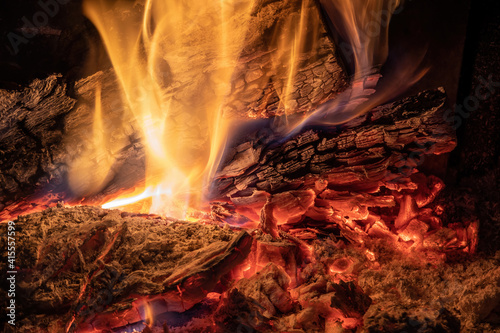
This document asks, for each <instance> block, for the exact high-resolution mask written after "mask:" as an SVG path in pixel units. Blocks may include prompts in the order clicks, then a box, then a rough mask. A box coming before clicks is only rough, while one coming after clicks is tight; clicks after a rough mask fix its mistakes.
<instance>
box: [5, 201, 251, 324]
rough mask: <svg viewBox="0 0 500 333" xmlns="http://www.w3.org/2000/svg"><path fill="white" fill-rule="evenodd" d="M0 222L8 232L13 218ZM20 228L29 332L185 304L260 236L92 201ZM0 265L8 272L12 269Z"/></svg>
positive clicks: (20, 314)
mask: <svg viewBox="0 0 500 333" xmlns="http://www.w3.org/2000/svg"><path fill="white" fill-rule="evenodd" d="M0 228H1V229H2V230H3V232H4V234H5V233H6V228H7V223H2V224H1V225H0ZM15 228H16V232H17V242H16V249H17V251H18V252H17V256H16V266H17V267H19V268H18V275H17V281H18V284H17V291H16V295H18V296H17V297H16V308H17V322H16V327H18V328H23V329H24V331H26V332H27V331H29V328H34V329H35V330H36V331H37V332H40V331H42V329H48V328H49V327H48V326H49V325H48V323H51V325H53V326H52V329H53V331H57V332H60V331H64V327H66V328H68V327H70V328H71V330H70V331H74V329H75V328H77V327H78V328H79V329H89V328H95V329H103V328H104V329H112V328H115V327H121V326H126V325H128V324H132V323H135V322H140V321H141V320H145V319H146V318H144V316H145V315H144V311H143V310H144V308H145V307H146V306H153V305H154V307H156V311H160V309H159V308H161V310H162V311H163V312H167V311H178V312H182V311H185V310H187V309H189V308H191V307H192V306H193V305H195V304H196V303H198V302H200V301H201V300H202V299H203V298H205V296H206V295H207V293H208V292H210V291H212V290H213V288H214V287H215V286H216V284H217V283H218V282H219V280H220V278H221V277H222V276H223V275H225V274H227V273H229V272H230V271H231V270H232V269H233V268H234V267H236V266H237V265H238V264H240V263H241V262H242V261H243V260H244V259H245V257H246V256H247V255H248V253H249V252H250V248H251V245H252V241H253V239H252V237H251V236H250V235H249V234H248V233H246V232H244V231H242V232H240V233H237V232H233V231H231V230H230V229H229V228H220V227H217V226H215V225H210V224H208V225H204V224H201V223H197V224H195V225H194V224H192V223H188V222H180V221H171V220H166V219H163V218H155V217H147V216H146V217H141V216H137V215H132V214H127V213H121V212H119V211H109V210H103V209H100V208H96V207H89V206H81V207H73V208H63V207H60V208H50V209H48V210H46V211H43V212H41V213H35V214H31V215H25V216H21V217H19V218H18V219H17V220H16V221H15ZM6 241H7V238H6V237H2V238H1V239H0V244H1V245H2V246H3V247H5V246H6ZM1 265H2V272H3V273H2V275H3V277H4V278H6V276H5V274H6V272H7V271H8V270H10V269H7V267H6V265H7V262H6V261H3V262H2V264H1ZM4 281H6V280H5V279H4ZM5 290H7V289H2V291H1V293H2V294H3V296H2V300H3V301H7V299H8V298H7V296H6V291H5ZM3 301H2V303H3ZM2 306H5V307H6V306H7V304H2ZM160 312H161V311H160ZM157 313H159V312H157ZM42 315H43V317H44V321H43V322H41V321H39V320H38V318H39V317H40V316H42ZM61 324H62V327H61ZM57 325H59V326H58V329H56V326H57ZM22 331H23V330H19V332H22Z"/></svg>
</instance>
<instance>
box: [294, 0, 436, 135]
mask: <svg viewBox="0 0 500 333" xmlns="http://www.w3.org/2000/svg"><path fill="white" fill-rule="evenodd" d="M320 3H321V5H322V6H323V8H324V9H325V12H326V13H327V15H328V16H329V18H330V20H331V21H332V23H333V25H335V28H336V31H337V32H338V34H339V35H340V36H341V38H342V39H343V41H342V42H340V45H341V47H340V49H341V50H342V51H343V53H344V56H346V57H347V63H350V62H352V63H353V64H352V66H351V67H353V68H352V69H353V73H354V74H353V78H352V82H351V88H350V89H348V90H347V91H345V92H343V93H341V94H340V95H339V96H337V97H336V98H334V99H332V100H330V101H327V102H326V103H324V104H323V105H320V106H319V107H318V108H317V110H315V111H314V112H313V113H311V114H310V115H308V116H307V117H305V119H300V120H299V121H298V122H296V123H294V124H292V125H291V126H290V127H289V132H291V133H292V134H293V133H297V131H299V130H300V129H301V128H303V126H305V125H311V124H312V125H322V126H329V125H337V124H342V123H345V122H347V121H349V120H351V119H353V118H355V117H356V116H359V115H361V114H364V113H366V112H368V111H370V110H371V109H373V108H374V107H376V106H378V105H381V104H382V103H384V102H387V101H388V100H391V99H392V98H395V97H396V96H398V95H400V94H402V93H403V92H405V91H406V90H407V89H408V88H409V87H410V86H412V85H413V84H415V83H416V82H417V81H419V80H420V79H421V78H422V77H423V76H424V75H425V74H426V73H427V72H428V70H429V68H420V64H421V63H422V60H423V57H424V55H425V52H426V50H425V49H424V50H422V53H421V54H418V52H417V53H416V55H411V56H408V57H407V58H403V59H401V60H400V62H401V64H400V65H399V66H397V67H398V68H395V69H393V71H392V72H391V73H389V77H387V80H386V81H385V82H384V83H385V84H383V85H382V84H379V79H380V78H381V75H380V68H381V67H382V66H383V65H384V63H385V62H386V60H387V57H388V54H389V43H388V42H389V23H390V21H391V17H392V16H393V14H395V13H397V11H399V10H401V9H402V6H403V5H402V4H401V0H349V1H346V0H320ZM346 45H349V49H346ZM349 53H352V54H349ZM351 56H352V59H350V58H351ZM375 88H377V89H376V90H375Z"/></svg>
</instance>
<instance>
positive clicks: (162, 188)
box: [70, 0, 253, 218]
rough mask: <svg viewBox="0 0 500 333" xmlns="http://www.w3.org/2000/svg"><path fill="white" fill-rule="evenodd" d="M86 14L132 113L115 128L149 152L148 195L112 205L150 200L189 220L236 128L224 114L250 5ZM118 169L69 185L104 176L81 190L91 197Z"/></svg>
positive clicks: (94, 0) (152, 6)
mask: <svg viewBox="0 0 500 333" xmlns="http://www.w3.org/2000/svg"><path fill="white" fill-rule="evenodd" d="M83 7H84V12H85V14H86V15H87V16H88V17H89V19H90V20H91V21H92V22H93V23H94V25H95V26H96V27H97V29H98V30H99V33H100V35H101V38H102V40H103V42H104V44H105V47H106V49H107V52H108V54H109V57H110V59H111V62H112V64H113V67H114V70H115V72H116V76H117V78H118V81H119V84H120V88H121V91H122V95H123V101H124V102H125V104H126V105H127V106H128V110H127V111H125V112H124V114H123V118H122V123H120V124H114V126H116V127H121V128H124V129H125V128H129V127H132V128H133V129H135V130H137V131H139V132H140V134H141V136H142V140H143V142H144V146H145V150H146V175H145V186H144V190H143V191H142V193H141V194H139V195H138V196H136V197H133V198H118V199H117V200H115V201H112V202H109V203H107V204H106V205H105V206H106V207H117V206H121V205H124V204H129V203H131V202H133V201H137V200H142V199H144V198H146V197H152V204H151V207H150V212H151V213H161V214H168V215H170V216H173V217H179V218H183V217H184V216H185V212H186V210H187V208H188V207H198V206H199V205H200V204H201V199H202V191H203V188H204V186H205V185H206V183H207V182H208V181H209V179H210V178H211V175H212V173H213V171H214V167H216V166H217V161H218V159H219V157H220V154H221V150H222V147H223V146H224V142H225V140H226V136H227V133H228V128H229V126H230V123H229V121H228V120H226V119H224V118H223V115H222V112H221V106H222V104H223V101H224V97H225V96H226V94H227V93H228V91H229V88H230V83H231V75H232V73H233V70H234V67H235V64H236V61H237V59H238V56H239V54H240V51H241V48H242V46H243V41H244V37H245V34H246V24H247V22H248V19H249V15H250V11H251V9H252V7H253V2H252V1H238V0H227V1H216V2H199V1H182V2H179V1H173V0H167V1H157V0H147V1H146V3H145V4H144V7H141V6H140V5H137V4H136V3H134V2H129V1H117V2H115V3H113V4H111V2H109V1H101V0H87V1H85V2H84V5H83ZM101 112H102V111H101V110H100V104H99V100H96V107H95V114H96V116H95V118H96V119H95V126H94V127H95V129H96V130H95V133H94V134H93V135H94V137H95V140H94V141H96V145H95V149H106V144H103V143H102V142H103V140H105V139H103V138H102V135H103V134H102V131H101V130H100V129H99V122H100V121H102V120H101V119H102V118H101V117H102V116H104V115H101ZM99 136H101V138H99ZM110 140H112V139H110ZM98 142H100V143H101V144H98ZM108 153H109V152H108ZM106 156H113V154H112V153H111V154H106ZM111 165H112V161H111V163H110V162H109V161H108V163H102V165H99V166H98V168H97V169H96V168H95V167H97V166H95V165H94V166H90V167H87V168H82V167H81V166H80V165H74V166H73V167H72V168H71V169H70V178H72V179H78V178H79V177H78V175H82V174H84V176H83V177H86V178H89V175H93V174H95V173H98V174H102V175H104V176H100V177H97V179H96V180H95V181H94V182H95V183H96V184H89V186H87V187H86V188H84V190H85V191H84V192H89V191H91V190H92V189H95V188H96V187H98V185H99V184H97V183H102V181H103V180H104V179H105V178H106V176H105V175H106V174H107V173H108V172H109V169H110V168H111ZM74 183H78V182H74ZM72 185H73V186H72V188H73V189H75V187H76V186H75V185H74V184H72ZM77 190H78V188H77ZM80 193H81V192H80ZM173 201H177V203H175V204H172V202H173Z"/></svg>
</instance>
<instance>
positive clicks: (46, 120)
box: [0, 0, 347, 219]
mask: <svg viewBox="0 0 500 333" xmlns="http://www.w3.org/2000/svg"><path fill="white" fill-rule="evenodd" d="M301 6H302V7H304V8H302V7H301ZM301 13H302V14H301ZM301 15H304V17H303V19H304V20H305V21H307V22H309V26H310V29H308V31H309V32H308V33H307V34H306V35H305V36H303V38H302V39H303V40H302V41H296V43H294V42H293V40H294V37H293V36H288V37H290V38H291V39H290V42H289V43H288V44H287V45H288V46H286V45H281V46H280V45H278V42H279V41H278V39H277V37H276V36H274V37H273V36H272V35H273V34H271V33H270V31H271V30H273V29H276V31H284V32H289V33H292V34H293V32H294V31H295V30H294V29H295V28H293V26H290V24H292V23H291V22H295V21H298V19H299V18H300V16H301ZM321 22H322V21H321V19H320V18H319V13H318V9H317V8H316V5H315V4H314V2H313V1H305V2H302V1H297V0H289V1H261V2H259V3H257V4H256V5H255V8H254V9H253V12H252V15H251V19H250V22H249V23H248V33H247V36H246V38H245V42H244V47H243V50H242V53H241V55H240V57H239V60H238V62H237V64H236V68H235V72H234V74H233V78H232V82H231V91H230V93H229V94H228V96H226V98H225V102H224V106H223V107H222V109H223V112H224V113H225V115H226V117H229V118H238V119H248V118H262V117H271V116H275V115H280V114H283V113H284V112H285V107H286V112H287V113H294V112H304V111H309V110H311V109H313V108H315V107H316V106H317V105H319V104H320V103H322V102H324V101H326V100H329V99H331V98H333V97H334V96H335V95H336V94H338V93H339V92H341V91H343V90H345V89H346V87H347V77H346V75H345V73H344V71H343V70H342V69H341V67H340V66H339V61H338V59H337V57H336V53H335V46H334V45H333V43H332V42H331V40H330V39H329V38H328V36H327V33H326V30H325V28H324V27H323V25H322V23H321ZM308 34H313V35H311V36H309V35H308ZM305 40H308V41H314V42H312V43H309V42H308V43H305ZM304 43H305V44H307V45H305V44H304ZM294 44H297V45H302V44H304V45H305V46H304V45H303V47H299V48H298V49H297V50H292V49H291V45H294ZM285 46H286V47H285ZM292 51H294V52H292ZM287 62H288V63H290V66H285V65H284V64H286V63H287ZM288 67H291V68H294V72H293V73H290V72H288V71H287V68H288ZM159 71H160V72H159V73H156V75H157V76H158V77H162V78H164V79H165V80H170V79H171V78H169V73H168V71H166V70H165V71H162V70H161V69H159ZM291 77H293V78H294V79H293V80H292V81H290V78H291ZM181 86H182V85H181ZM181 90H182V87H178V85H175V84H172V87H170V88H169V89H168V91H167V93H171V94H174V95H175V94H180V93H181ZM98 91H99V92H100V93H98ZM97 97H99V98H97ZM98 99H99V100H98ZM121 100H122V96H121V91H119V83H118V82H117V79H116V76H115V73H114V71H113V70H108V71H105V72H98V73H96V74H95V75H92V76H90V77H87V78H84V79H81V80H79V81H77V82H74V83H71V82H64V81H63V79H62V78H61V76H60V75H52V76H50V77H48V78H46V79H44V80H35V81H33V82H32V83H31V84H30V86H29V87H26V88H25V89H24V90H21V91H5V90H2V91H0V106H1V107H0V108H1V112H2V121H1V124H0V129H1V131H0V132H1V135H0V139H1V140H0V141H1V145H0V151H1V152H2V154H1V155H0V164H1V165H2V168H1V175H0V211H2V210H3V209H4V208H7V211H4V212H2V218H3V219H8V218H13V217H15V216H16V215H17V214H19V213H21V212H23V211H27V210H29V208H30V207H29V204H30V201H39V199H40V198H39V196H35V197H32V195H33V194H35V193H36V194H38V193H39V192H40V190H43V191H44V194H46V193H47V192H51V193H54V198H50V199H48V198H43V201H44V203H43V204H49V203H56V202H57V201H58V200H66V201H69V199H70V198H74V197H78V198H81V197H84V196H85V197H88V196H90V195H93V196H94V203H95V202H98V201H99V198H101V197H106V196H108V195H111V194H113V193H116V192H118V191H123V190H124V189H130V188H133V187H134V186H137V184H139V183H141V182H142V181H143V180H144V168H145V167H144V151H143V149H144V148H143V145H142V143H141V141H140V136H141V135H140V134H139V132H140V131H139V130H138V128H135V127H134V125H133V124H132V123H130V124H128V125H127V126H117V124H121V123H122V122H123V121H122V118H123V117H126V118H127V117H128V118H127V119H129V118H130V115H128V116H126V115H127V114H128V113H127V108H126V107H125V106H124V105H123V104H122V102H121ZM96 105H101V114H105V115H106V116H105V117H102V116H101V115H100V114H99V113H98V112H97V111H96ZM185 123H186V124H189V126H192V127H193V128H192V129H191V131H192V132H193V133H197V132H203V131H204V128H202V127H199V126H200V124H199V123H198V122H196V121H189V119H188V120H186V121H185ZM96 124H100V127H99V126H97V127H96ZM100 132H103V133H106V138H105V139H102V138H101V141H99V142H97V141H96V138H95V135H93V134H95V133H100ZM109 143H111V144H109ZM95 147H100V150H99V149H96V148H95ZM96 151H97V152H98V153H96ZM80 159H81V160H83V161H80ZM76 164H78V165H80V169H82V170H80V173H85V170H84V169H85V168H87V169H89V170H92V172H91V173H92V175H93V177H92V179H90V177H85V179H83V180H78V181H76V182H75V181H74V180H73V183H72V184H70V187H71V191H68V180H67V179H66V177H67V174H68V173H71V168H72V165H76ZM107 164H109V165H107ZM81 165H84V166H83V167H82V166H81ZM103 165H106V167H103ZM123 165H126V166H127V167H126V168H123V167H122V166H123ZM98 166H99V168H98ZM98 170H103V171H100V172H97V171H98ZM76 174H78V172H76ZM70 192H72V193H70ZM97 194H99V195H97ZM96 195H97V197H96ZM28 197H29V198H28ZM20 199H25V200H24V202H25V203H27V206H26V205H21V206H19V205H18V203H19V201H20Z"/></svg>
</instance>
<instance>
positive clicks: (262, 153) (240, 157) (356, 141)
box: [212, 89, 456, 199]
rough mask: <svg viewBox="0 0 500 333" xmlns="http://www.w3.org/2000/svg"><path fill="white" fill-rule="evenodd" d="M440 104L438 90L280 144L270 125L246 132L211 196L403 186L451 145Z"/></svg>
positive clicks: (227, 159)
mask: <svg viewBox="0 0 500 333" xmlns="http://www.w3.org/2000/svg"><path fill="white" fill-rule="evenodd" d="M444 102H445V93H444V91H443V90H442V89H437V90H431V91H425V92H422V93H420V94H417V95H415V96H412V97H407V98H404V99H402V100H399V101H396V102H393V103H389V104H386V105H382V106H380V107H377V108H375V109H374V110H372V111H371V112H369V113H367V114H366V115H363V116H361V117H358V118H356V119H354V120H352V121H350V122H348V123H346V124H345V125H341V126H337V127H334V128H332V127H330V128H312V129H309V130H304V131H303V132H302V133H299V134H298V135H295V136H294V137H291V138H288V139H287V140H283V139H282V134H281V133H280V132H275V131H273V130H272V129H271V128H264V129H261V130H258V131H255V132H253V133H250V134H249V135H247V136H245V138H244V139H243V140H242V141H243V142H240V143H239V144H236V145H235V146H236V147H235V148H233V149H232V150H230V151H229V152H228V153H227V156H226V157H225V161H224V162H223V163H222V164H221V165H222V166H221V169H220V171H219V172H218V173H217V175H216V180H215V183H214V185H213V188H212V190H213V192H212V195H213V198H214V199H223V198H232V197H245V196H248V195H250V194H252V193H254V192H255V191H265V192H267V193H271V194H272V193H278V192H280V191H283V189H300V188H309V187H314V186H312V185H314V183H315V182H316V181H324V182H325V184H327V185H328V187H329V188H332V189H336V190H350V191H361V192H369V191H370V190H374V189H377V188H379V187H380V186H381V185H382V184H386V185H388V186H391V187H398V186H402V187H404V184H405V183H407V182H408V176H409V175H411V174H412V173H413V172H414V170H415V169H418V167H419V163H420V162H421V160H422V159H425V156H426V155H433V154H436V155H438V154H443V153H446V152H449V151H451V150H452V149H453V148H454V147H455V146H456V139H455V133H454V130H453V129H452V128H451V126H450V124H448V123H447V122H446V120H445V119H444V117H443V112H444V109H443V108H444ZM390 184H392V185H390Z"/></svg>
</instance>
